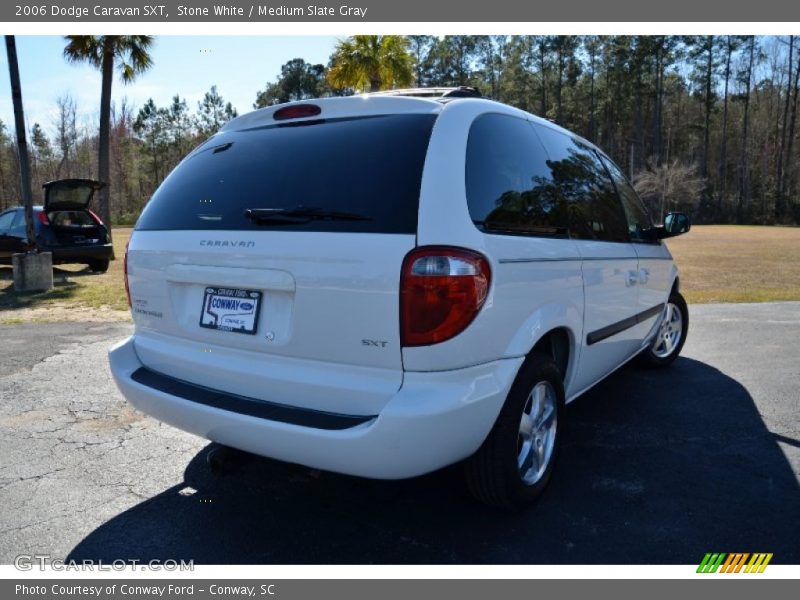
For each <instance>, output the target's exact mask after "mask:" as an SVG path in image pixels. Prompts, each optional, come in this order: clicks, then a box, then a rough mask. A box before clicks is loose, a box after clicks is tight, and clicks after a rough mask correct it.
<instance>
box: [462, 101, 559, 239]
mask: <svg viewBox="0 0 800 600" xmlns="http://www.w3.org/2000/svg"><path fill="white" fill-rule="evenodd" d="M466 185H467V203H468V205H469V212H470V216H471V217H472V220H473V222H474V223H475V225H476V226H477V227H478V228H479V229H481V230H483V231H485V232H487V233H506V234H523V235H526V234H527V235H566V233H567V214H566V210H565V206H564V204H563V202H561V201H560V199H559V196H558V193H557V190H556V187H555V185H554V183H553V180H552V177H551V173H550V168H549V167H548V164H547V154H546V153H545V150H544V147H543V146H542V144H541V142H540V141H539V140H538V138H537V137H536V135H535V134H534V133H533V130H532V129H531V124H530V123H529V122H528V121H526V120H524V119H520V118H517V117H512V116H509V115H501V114H486V115H481V116H480V117H478V118H477V119H475V121H474V122H473V123H472V126H471V128H470V131H469V140H468V142H467V159H466Z"/></svg>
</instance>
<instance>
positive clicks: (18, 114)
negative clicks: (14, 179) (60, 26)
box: [6, 35, 36, 251]
mask: <svg viewBox="0 0 800 600" xmlns="http://www.w3.org/2000/svg"><path fill="white" fill-rule="evenodd" d="M6 54H7V55H8V74H9V77H10V79H11V100H12V103H13V104H14V129H16V130H17V131H16V133H17V148H18V151H19V178H20V190H21V192H22V202H23V204H24V206H25V233H26V235H27V238H28V240H27V242H28V251H32V250H35V249H36V235H35V234H34V230H33V194H32V193H31V173H30V161H29V158H28V143H27V141H26V139H25V114H24V113H23V109H22V85H21V84H20V80H19V64H18V63H17V42H16V40H15V38H14V36H13V35H7V36H6Z"/></svg>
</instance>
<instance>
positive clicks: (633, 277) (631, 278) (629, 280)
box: [625, 271, 639, 287]
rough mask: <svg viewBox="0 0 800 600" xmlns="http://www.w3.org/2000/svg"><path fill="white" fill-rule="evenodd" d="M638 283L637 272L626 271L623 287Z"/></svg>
mask: <svg viewBox="0 0 800 600" xmlns="http://www.w3.org/2000/svg"><path fill="white" fill-rule="evenodd" d="M637 283H639V273H638V272H637V271H628V272H626V273H625V285H626V286H627V287H630V286H632V285H636V284H637Z"/></svg>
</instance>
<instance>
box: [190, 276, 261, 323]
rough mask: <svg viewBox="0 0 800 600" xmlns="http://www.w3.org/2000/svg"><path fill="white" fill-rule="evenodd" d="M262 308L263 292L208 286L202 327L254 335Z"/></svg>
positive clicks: (202, 313) (201, 321) (204, 299)
mask: <svg viewBox="0 0 800 600" xmlns="http://www.w3.org/2000/svg"><path fill="white" fill-rule="evenodd" d="M260 309H261V292H257V291H253V290H236V289H231V288H219V287H207V288H206V291H205V294H204V296H203V310H202V312H201V314H200V327H206V328H207V329H218V330H220V331H233V332H235V333H247V334H249V335H254V334H255V332H256V328H257V327H258V312H259V310H260Z"/></svg>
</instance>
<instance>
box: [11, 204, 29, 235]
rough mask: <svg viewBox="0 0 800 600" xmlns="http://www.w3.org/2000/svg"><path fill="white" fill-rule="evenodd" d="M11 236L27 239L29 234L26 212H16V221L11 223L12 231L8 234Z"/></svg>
mask: <svg viewBox="0 0 800 600" xmlns="http://www.w3.org/2000/svg"><path fill="white" fill-rule="evenodd" d="M8 234H9V235H13V236H14V237H23V238H24V237H27V233H26V232H25V211H24V210H18V211H16V215H15V217H14V221H13V222H12V223H11V229H10V231H9V232H8Z"/></svg>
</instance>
